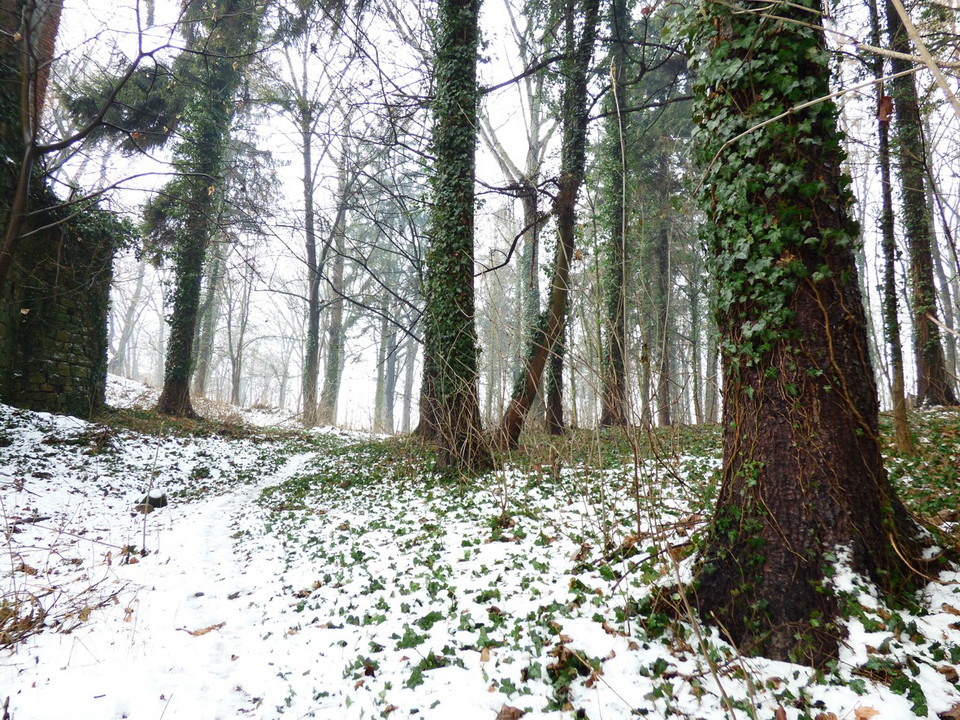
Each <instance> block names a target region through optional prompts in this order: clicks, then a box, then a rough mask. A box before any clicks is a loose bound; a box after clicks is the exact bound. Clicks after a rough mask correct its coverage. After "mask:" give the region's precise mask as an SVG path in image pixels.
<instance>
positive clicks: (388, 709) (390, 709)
mask: <svg viewBox="0 0 960 720" xmlns="http://www.w3.org/2000/svg"><path fill="white" fill-rule="evenodd" d="M396 709H397V706H396V705H387V706H386V707H385V708H384V709H383V714H384V715H389V714H390V713H392V712H393V711H394V710H396Z"/></svg>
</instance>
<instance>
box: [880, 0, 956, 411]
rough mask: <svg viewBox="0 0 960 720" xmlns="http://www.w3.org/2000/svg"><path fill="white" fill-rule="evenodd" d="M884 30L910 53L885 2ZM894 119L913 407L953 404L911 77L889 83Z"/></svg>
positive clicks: (901, 65) (895, 64) (899, 68)
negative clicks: (906, 259) (913, 367)
mask: <svg viewBox="0 0 960 720" xmlns="http://www.w3.org/2000/svg"><path fill="white" fill-rule="evenodd" d="M887 32H888V33H889V35H890V47H891V49H892V50H895V51H897V52H900V53H911V52H912V48H911V46H910V40H909V38H908V37H907V31H906V28H904V26H903V22H902V21H901V20H900V16H899V15H898V14H897V11H896V9H895V8H894V7H893V5H892V4H891V3H890V2H889V1H888V2H887ZM891 67H892V69H893V72H894V73H900V72H904V71H906V70H910V69H911V68H912V63H911V62H910V61H908V60H903V59H899V58H893V59H892V60H891ZM890 87H891V92H892V95H893V106H894V112H895V118H896V124H895V125H894V128H895V130H896V134H897V158H898V163H897V166H898V170H899V175H900V185H901V197H902V202H903V227H904V230H905V231H906V236H907V247H908V252H909V257H910V279H911V287H912V291H913V296H912V298H911V302H912V305H913V308H912V310H913V339H914V349H915V352H916V359H917V405H918V406H922V405H956V404H957V396H956V394H955V393H954V389H953V386H952V384H951V382H950V378H949V377H948V376H947V369H946V360H945V359H944V355H943V345H942V344H941V343H940V331H939V330H938V328H937V325H936V322H935V320H934V319H935V318H936V317H937V291H936V286H935V285H934V284H933V257H932V255H931V248H932V245H933V243H934V242H936V238H935V237H934V234H933V226H932V225H931V220H930V216H929V214H928V213H927V198H926V194H925V190H924V181H925V179H924V173H925V170H924V168H925V163H926V151H925V150H924V146H923V122H922V119H921V117H920V103H919V101H918V98H917V85H916V79H915V78H914V76H913V75H912V74H910V75H905V76H903V77H898V78H894V79H893V80H891V81H890Z"/></svg>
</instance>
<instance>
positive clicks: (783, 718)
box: [773, 705, 787, 720]
mask: <svg viewBox="0 0 960 720" xmlns="http://www.w3.org/2000/svg"><path fill="white" fill-rule="evenodd" d="M773 720H787V711H786V710H784V709H783V705H780V706H779V707H778V708H777V711H776V712H775V713H774V714H773Z"/></svg>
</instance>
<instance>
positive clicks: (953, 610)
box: [940, 603, 960, 615]
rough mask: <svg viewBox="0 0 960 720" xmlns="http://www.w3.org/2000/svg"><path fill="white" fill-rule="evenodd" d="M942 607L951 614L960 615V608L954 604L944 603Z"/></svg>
mask: <svg viewBox="0 0 960 720" xmlns="http://www.w3.org/2000/svg"><path fill="white" fill-rule="evenodd" d="M940 609H941V610H943V611H944V612H945V613H950V614H951V615H960V610H957V609H956V608H955V607H954V606H953V605H950V604H949V603H944V604H943V605H941V606H940Z"/></svg>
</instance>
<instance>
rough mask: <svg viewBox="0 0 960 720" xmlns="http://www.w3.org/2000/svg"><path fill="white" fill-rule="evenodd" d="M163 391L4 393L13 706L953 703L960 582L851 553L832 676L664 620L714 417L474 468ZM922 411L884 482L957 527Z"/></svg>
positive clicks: (1, 638)
mask: <svg viewBox="0 0 960 720" xmlns="http://www.w3.org/2000/svg"><path fill="white" fill-rule="evenodd" d="M138 396H139V397H138ZM148 399H149V396H148V395H140V389H138V388H137V387H136V386H133V385H131V384H129V383H124V382H120V381H117V380H116V379H112V381H111V386H110V395H109V400H110V402H111V404H112V405H113V406H114V407H117V408H121V409H116V410H112V411H110V412H108V413H105V414H104V416H103V417H102V418H100V419H98V421H97V422H95V423H88V422H84V421H81V420H78V419H75V418H70V417H60V416H53V415H49V414H44V413H32V412H26V411H21V410H15V409H13V408H10V407H6V406H0V513H2V516H3V521H4V530H5V534H4V551H3V553H2V556H0V560H2V566H0V598H2V603H0V708H2V706H3V703H4V702H5V701H6V702H8V703H9V707H8V710H7V715H4V714H3V713H2V711H0V717H7V716H9V717H10V718H13V720H34V719H39V718H50V719H51V720H53V719H55V720H61V719H62V718H65V717H73V718H83V719H84V720H96V719H100V718H111V719H112V718H136V719H138V720H141V719H155V720H159V719H161V718H163V719H164V720H171V719H173V718H196V719H199V718H202V719H204V720H210V719H213V718H234V717H256V718H278V717H291V718H301V717H316V718H338V719H339V718H361V717H365V718H378V717H390V718H391V719H396V718H443V719H449V718H456V719H457V720H470V719H472V718H482V719H484V720H495V719H499V720H512V719H514V718H520V717H524V718H556V719H559V718H590V719H591V720H614V719H617V718H631V717H651V718H674V717H676V718H703V719H705V720H719V719H720V718H725V717H726V718H733V717H736V718H762V719H764V720H766V719H770V718H776V720H780V718H788V719H796V718H808V719H809V720H814V719H815V718H819V720H831V719H832V718H850V719H853V720H866V719H867V718H870V717H876V718H880V720H883V719H884V718H890V719H898V718H911V717H926V718H937V717H938V716H939V717H942V718H945V719H949V718H954V719H957V718H960V689H958V687H957V683H958V673H957V668H958V667H960V584H957V583H958V582H960V572H948V573H944V574H942V575H941V577H940V578H939V581H940V582H931V583H930V584H929V585H928V587H927V588H926V589H925V591H924V592H923V593H922V595H921V596H919V597H917V598H915V599H914V601H913V602H908V603H905V604H904V605H905V606H904V607H898V608H890V607H886V606H884V604H883V603H881V602H880V601H879V600H878V599H877V597H876V594H875V592H874V591H873V590H872V588H871V587H870V585H869V583H868V582H866V581H865V580H863V579H862V578H858V577H855V576H853V575H851V574H850V573H849V572H847V571H845V569H844V568H843V553H842V549H839V551H838V553H837V555H838V559H837V568H836V569H837V574H836V576H835V581H834V582H835V588H836V591H837V592H843V593H847V594H848V595H849V596H850V597H851V599H852V600H854V602H852V603H850V604H849V605H850V607H855V608H858V610H857V611H856V612H855V613H854V615H855V617H851V618H850V619H849V620H848V621H847V623H846V624H847V639H846V640H845V642H844V643H843V646H842V647H841V653H840V660H839V662H837V663H835V664H832V665H831V666H830V667H825V668H820V669H818V670H814V669H811V668H808V667H805V666H802V665H793V664H789V663H783V662H771V661H768V660H764V659H761V658H744V657H740V656H739V655H738V654H737V652H736V650H735V649H733V648H732V647H730V646H729V645H727V644H726V643H724V642H723V641H722V640H721V638H720V635H719V634H718V632H717V631H716V630H715V629H713V628H710V627H708V626H699V625H698V624H696V623H695V621H694V619H693V618H692V617H689V616H686V614H685V613H684V611H683V608H682V605H681V606H680V607H679V608H678V611H677V612H676V613H664V612H660V610H659V609H662V608H664V607H665V604H669V603H670V602H677V601H678V598H679V597H680V596H679V594H677V593H676V592H675V588H676V586H677V583H678V582H685V581H687V580H688V579H689V578H690V575H691V567H692V563H693V562H694V560H695V556H696V549H697V547H698V543H699V542H700V541H701V537H702V531H703V530H704V528H705V523H706V522H707V520H708V519H709V514H710V510H711V507H712V503H713V500H714V497H715V493H716V485H715V480H714V471H715V469H716V467H717V465H718V463H719V434H718V431H717V429H716V428H715V427H714V428H700V429H695V428H684V429H677V430H673V431H670V432H663V433H658V434H655V435H654V434H651V435H647V434H640V433H638V434H637V435H636V436H633V435H630V434H628V433H620V432H610V433H606V432H605V433H599V434H598V433H587V432H573V433H571V434H570V436H569V437H566V438H562V439H548V438H544V437H540V438H529V439H528V442H527V443H526V445H525V446H524V447H523V448H522V449H521V451H519V452H518V453H516V454H515V455H514V456H512V457H510V458H506V462H505V465H504V468H505V469H502V470H498V471H496V472H493V473H490V474H488V475H485V476H483V477H481V478H478V479H474V480H471V481H469V482H468V481H459V482H458V481H449V480H444V479H443V478H441V477H439V476H437V475H436V474H434V473H433V472H432V470H431V458H430V456H429V454H428V453H426V452H425V451H424V450H423V449H422V448H420V447H419V446H417V444H416V443H414V442H413V441H412V440H410V439H387V438H373V437H370V436H364V435H359V434H355V433H347V432H339V431H334V430H326V431H316V432H310V433H306V432H302V431H298V430H296V429H294V428H293V427H292V424H291V423H290V422H284V418H282V417H280V416H279V415H277V414H271V413H269V412H263V411H260V412H247V413H245V415H244V418H245V419H242V418H241V417H240V416H239V414H237V413H235V412H234V413H233V414H232V415H231V414H230V413H226V414H224V413H221V416H220V419H219V420H212V421H209V420H208V421H200V422H172V421H169V420H168V421H163V420H161V419H159V418H157V417H156V416H155V415H153V414H152V413H150V412H149V411H146V410H141V409H137V405H138V404H139V405H143V404H145V402H146V401H147V400H148ZM204 412H207V413H208V414H209V413H213V412H215V410H214V409H211V408H206V409H204ZM231 412H232V411H231ZM912 420H913V426H914V428H915V430H916V431H917V435H918V440H919V441H920V448H921V449H920V451H919V452H918V453H917V454H916V455H914V456H911V457H898V456H897V455H896V454H895V453H893V452H892V451H889V452H888V467H889V469H890V471H891V476H892V477H893V479H894V481H895V483H896V484H897V486H898V488H899V489H900V491H901V493H902V494H903V496H904V497H905V499H906V501H907V503H908V504H909V506H910V508H911V509H912V510H913V511H914V512H915V513H916V514H917V515H918V516H919V517H921V518H923V519H925V520H927V521H930V522H932V523H934V524H935V525H937V526H939V527H940V529H941V531H942V536H941V543H944V544H946V543H954V542H955V541H956V528H957V527H960V526H958V525H957V520H958V518H960V513H958V507H960V505H958V500H960V475H958V474H960V469H958V459H960V413H958V412H951V411H931V412H926V413H922V414H919V413H918V414H916V415H914V416H913V417H912ZM251 423H253V424H251ZM150 493H152V494H153V495H154V496H156V497H159V496H160V494H164V495H165V496H166V499H167V501H168V502H167V505H166V507H163V508H161V509H158V510H155V511H153V512H150V513H147V514H144V513H142V512H138V511H137V510H136V509H135V506H137V505H138V504H140V503H141V501H142V500H143V499H144V498H145V496H147V495H148V494H150ZM654 598H658V602H653V600H654ZM677 604H678V605H680V603H679V602H677ZM677 616H680V617H681V618H685V619H681V620H677V619H676V617H677Z"/></svg>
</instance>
